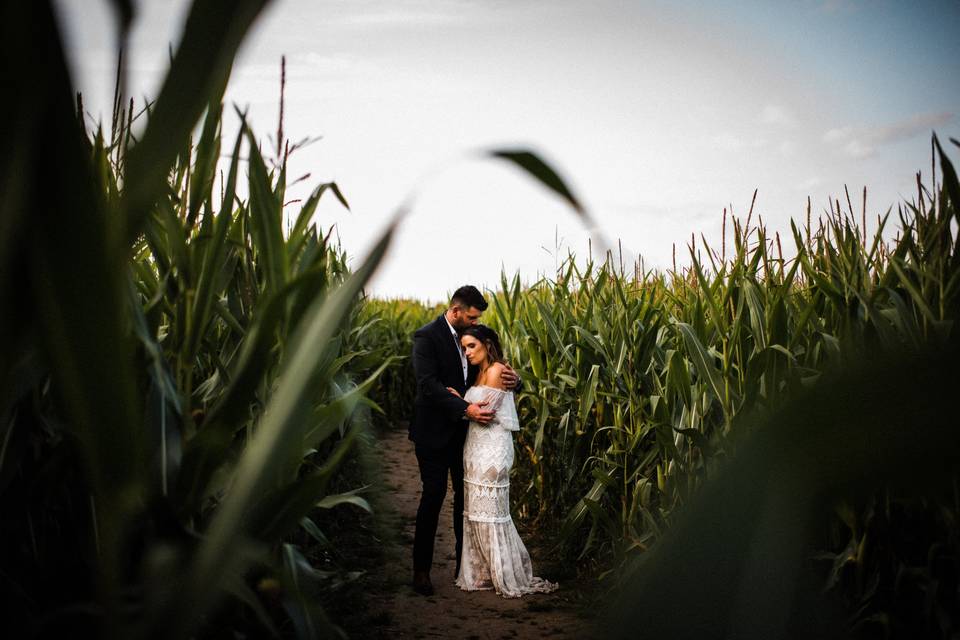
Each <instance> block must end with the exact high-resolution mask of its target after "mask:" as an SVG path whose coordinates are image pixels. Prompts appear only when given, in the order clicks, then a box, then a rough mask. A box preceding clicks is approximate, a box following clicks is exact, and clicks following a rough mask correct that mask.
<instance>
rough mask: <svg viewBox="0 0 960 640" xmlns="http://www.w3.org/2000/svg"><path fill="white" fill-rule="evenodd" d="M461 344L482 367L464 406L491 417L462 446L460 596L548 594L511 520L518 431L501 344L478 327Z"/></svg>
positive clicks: (552, 586)
mask: <svg viewBox="0 0 960 640" xmlns="http://www.w3.org/2000/svg"><path fill="white" fill-rule="evenodd" d="M460 344H461V345H462V346H463V350H464V352H465V354H466V356H467V360H468V361H469V362H470V364H472V365H476V366H478V367H480V372H479V373H478V374H477V379H476V380H475V381H474V382H473V386H472V387H470V388H469V389H468V390H467V392H466V394H465V395H464V400H466V401H468V402H477V403H484V402H485V403H486V407H485V408H486V409H488V410H490V411H493V412H494V417H493V420H492V421H491V422H490V423H489V424H487V425H481V424H479V423H477V422H471V423H470V428H469V431H468V432H467V441H466V443H465V444H464V446H463V472H464V473H463V483H464V494H465V500H464V508H463V552H462V554H461V557H460V575H459V576H457V583H456V584H457V586H458V587H460V588H461V589H463V590H464V591H477V590H480V589H495V590H496V592H497V593H498V594H500V595H501V596H504V597H506V598H519V597H520V596H522V595H524V594H527V593H549V592H550V591H553V590H555V589H556V588H557V585H556V583H553V582H549V581H547V580H544V579H543V578H537V577H534V575H533V567H532V565H531V563H530V554H529V553H527V549H526V547H525V546H524V545H523V541H522V540H520V534H519V533H517V528H516V527H515V526H514V524H513V519H512V518H511V517H510V468H511V467H512V466H513V435H512V432H513V431H519V430H520V422H519V419H518V418H517V410H516V407H515V406H514V401H513V392H512V391H507V390H506V389H504V388H503V384H502V383H501V381H500V372H501V371H502V370H503V366H504V365H503V358H502V355H501V354H502V353H503V351H502V349H501V347H500V338H499V336H497V333H496V332H495V331H494V330H493V329H491V328H490V327H487V326H485V325H482V324H478V325H473V326H471V327H469V328H467V329H465V330H464V332H463V334H462V336H461V339H460ZM450 391H451V392H453V393H456V391H454V390H453V389H450Z"/></svg>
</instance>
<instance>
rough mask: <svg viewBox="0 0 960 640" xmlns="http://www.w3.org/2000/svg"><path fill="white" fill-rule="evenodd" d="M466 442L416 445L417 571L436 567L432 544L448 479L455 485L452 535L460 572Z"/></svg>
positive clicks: (415, 550)
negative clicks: (420, 486)
mask: <svg viewBox="0 0 960 640" xmlns="http://www.w3.org/2000/svg"><path fill="white" fill-rule="evenodd" d="M463 441H464V439H463V438H461V437H454V438H451V439H450V440H449V441H448V442H447V443H446V444H445V445H443V446H441V447H439V448H433V447H428V446H422V445H417V446H416V453H417V464H418V465H419V467H420V481H421V482H422V483H423V494H422V496H421V498H420V506H419V508H418V509H417V529H416V534H415V536H414V539H413V568H414V571H429V570H430V566H431V565H432V564H433V543H434V538H435V537H436V533H437V523H438V521H439V519H440V510H441V509H442V508H443V500H444V498H445V497H446V495H447V475H448V474H449V475H450V478H451V480H452V484H453V531H454V535H455V536H456V540H457V541H456V554H457V572H458V573H459V568H460V551H461V550H462V548H463Z"/></svg>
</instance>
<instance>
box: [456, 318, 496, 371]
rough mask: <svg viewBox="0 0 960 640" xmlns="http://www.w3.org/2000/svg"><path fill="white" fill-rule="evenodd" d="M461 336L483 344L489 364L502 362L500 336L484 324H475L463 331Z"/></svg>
mask: <svg viewBox="0 0 960 640" xmlns="http://www.w3.org/2000/svg"><path fill="white" fill-rule="evenodd" d="M463 335H465V336H473V337H474V338H476V339H477V340H479V341H480V342H481V344H483V346H484V347H486V349H487V357H488V358H490V363H491V364H493V363H494V362H501V363H502V362H504V360H503V347H501V346H500V336H498V335H497V332H496V331H494V330H493V329H491V328H490V327H488V326H487V325H485V324H475V325H471V326H469V327H467V328H466V329H464V330H463Z"/></svg>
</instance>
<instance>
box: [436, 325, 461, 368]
mask: <svg viewBox="0 0 960 640" xmlns="http://www.w3.org/2000/svg"><path fill="white" fill-rule="evenodd" d="M437 338H438V339H439V340H440V343H441V344H445V345H446V347H445V348H446V354H447V359H448V360H450V361H451V362H455V363H456V369H457V370H458V371H460V370H461V364H460V352H459V351H458V350H457V344H456V342H455V341H454V337H453V334H452V333H450V327H449V326H447V321H446V319H444V317H443V316H440V317H439V318H437Z"/></svg>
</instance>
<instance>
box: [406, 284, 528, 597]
mask: <svg viewBox="0 0 960 640" xmlns="http://www.w3.org/2000/svg"><path fill="white" fill-rule="evenodd" d="M486 308H487V301H486V300H484V298H483V295H482V294H481V293H480V291H479V290H477V288H476V287H473V286H470V285H467V286H463V287H460V288H459V289H457V290H456V291H455V292H454V294H453V297H452V298H451V300H450V306H449V307H448V308H447V310H446V311H445V312H444V313H443V315H441V316H440V317H438V318H437V319H436V320H434V321H433V322H431V323H429V324H427V325H425V326H423V327H420V328H419V329H417V331H416V332H415V333H414V334H413V370H414V373H415V374H416V378H417V397H416V401H415V402H414V415H413V419H412V420H411V421H410V439H411V440H413V442H414V445H415V449H416V454H417V464H418V465H419V467H420V481H421V482H422V483H423V489H422V491H421V494H420V506H419V508H418V509H417V528H416V533H415V534H414V540H413V588H414V589H415V590H416V591H417V592H418V593H421V594H423V595H430V594H432V593H433V585H432V584H431V582H430V567H431V565H432V564H433V542H434V538H435V537H436V533H437V521H438V520H439V518H440V509H441V507H442V506H443V500H444V498H445V497H446V494H447V474H448V473H449V474H450V477H451V480H452V484H453V530H454V533H455V535H456V539H457V545H456V547H457V569H456V573H459V572H460V551H461V549H462V548H463V443H464V441H465V440H466V437H467V425H468V424H469V421H471V420H474V421H476V422H479V423H481V424H486V423H488V422H490V420H491V418H493V412H492V411H488V410H487V409H485V408H484V407H483V406H482V405H483V404H485V403H480V404H478V403H473V404H471V403H469V402H467V401H466V400H463V396H464V395H465V394H466V391H467V389H468V388H469V387H470V386H471V384H472V383H473V381H474V380H475V379H476V377H477V367H476V366H474V365H470V364H468V363H467V359H466V356H465V355H464V354H463V350H462V349H461V347H460V336H459V333H460V332H461V331H463V330H464V329H466V328H467V327H469V326H471V325H475V324H477V321H478V320H479V319H480V316H481V314H483V312H484V310H486ZM503 382H504V385H505V386H506V387H507V388H511V389H512V388H514V387H516V385H517V383H518V378H517V376H516V373H514V371H513V369H511V368H509V367H507V368H506V371H505V372H504V374H503ZM449 389H455V390H456V391H457V393H458V394H460V395H459V397H458V396H456V395H454V394H453V393H451V392H450V391H449Z"/></svg>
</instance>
